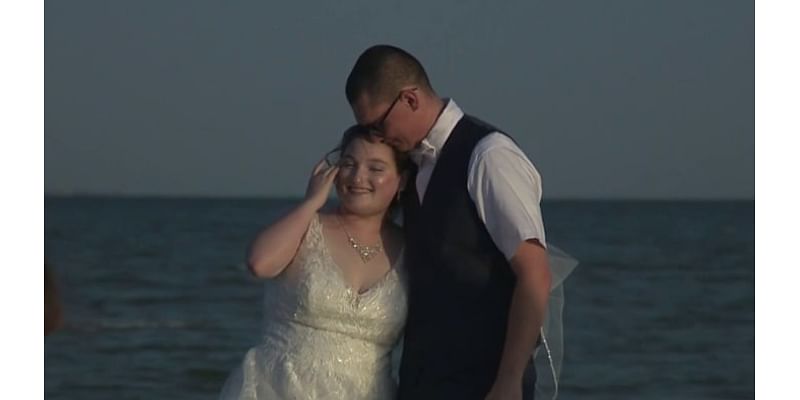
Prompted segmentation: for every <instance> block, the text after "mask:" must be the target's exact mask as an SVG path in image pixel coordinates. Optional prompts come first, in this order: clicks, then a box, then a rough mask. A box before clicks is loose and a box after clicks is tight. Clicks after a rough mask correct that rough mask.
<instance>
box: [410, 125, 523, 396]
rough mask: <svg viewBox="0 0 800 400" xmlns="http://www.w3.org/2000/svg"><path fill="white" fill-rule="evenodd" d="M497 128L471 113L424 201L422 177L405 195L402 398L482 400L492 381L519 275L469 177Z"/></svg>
mask: <svg viewBox="0 0 800 400" xmlns="http://www.w3.org/2000/svg"><path fill="white" fill-rule="evenodd" d="M495 131H497V129H496V128H493V127H491V126H489V125H487V124H486V123H484V122H482V121H480V120H478V119H476V118H474V117H471V116H467V115H465V116H464V117H463V118H462V119H461V120H460V121H459V122H458V123H457V124H456V126H455V128H454V129H453V131H452V132H451V134H450V136H449V137H448V139H447V142H446V143H445V145H444V146H443V148H442V149H441V153H440V155H439V157H438V160H437V162H436V167H435V168H434V170H433V174H432V175H431V178H430V182H429V184H428V187H427V189H426V192H425V197H424V202H423V204H422V205H421V206H420V204H419V199H418V195H417V190H416V183H415V182H416V176H415V175H416V174H412V175H414V176H412V177H410V179H409V181H408V185H407V186H406V191H405V193H404V194H403V195H404V197H403V199H402V203H403V221H404V222H403V223H404V231H405V240H406V247H405V251H406V253H405V266H406V268H407V270H408V277H409V296H408V297H409V309H408V320H407V323H406V328H405V341H404V343H403V357H402V362H401V367H400V390H399V394H400V399H402V400H406V399H408V400H410V399H428V398H443V399H444V398H455V397H453V396H458V398H460V399H469V398H473V397H474V398H480V399H482V398H483V396H485V394H486V392H487V391H488V390H489V388H490V387H491V384H492V383H493V382H494V378H495V376H496V373H497V368H498V365H499V362H500V357H501V355H502V350H503V344H504V343H505V335H506V325H507V323H508V320H507V318H508V310H509V306H510V303H511V295H512V292H513V289H514V285H515V282H516V278H515V276H514V274H513V272H512V271H511V268H510V266H509V263H508V262H507V261H506V259H505V256H504V255H503V253H502V252H501V251H500V250H499V249H498V248H497V246H496V245H495V244H494V242H493V241H492V239H491V237H490V236H489V232H488V231H487V230H486V227H485V226H484V224H483V222H482V221H481V220H480V218H479V217H478V213H477V209H476V208H475V204H474V203H473V201H472V199H471V198H470V196H469V192H468V191H467V179H468V168H469V160H470V157H471V155H472V151H473V149H474V148H475V146H476V145H477V143H478V142H479V141H480V140H481V139H483V138H484V137H485V136H486V135H488V134H490V133H492V132H495ZM442 396H444V397H442Z"/></svg>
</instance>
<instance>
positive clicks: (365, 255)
mask: <svg viewBox="0 0 800 400" xmlns="http://www.w3.org/2000/svg"><path fill="white" fill-rule="evenodd" d="M336 220H337V221H339V226H341V227H342V230H343V231H344V234H345V236H347V241H348V242H350V247H352V248H353V250H355V251H356V253H358V256H359V257H361V261H363V262H364V263H365V264H366V263H367V262H368V261H369V260H371V259H372V258H373V257H375V256H376V255H378V254H379V253H380V252H381V251H383V246H382V245H381V244H380V243H378V244H376V245H374V246H366V245H360V244H358V242H356V240H355V239H353V237H352V236H350V232H348V231H347V228H345V227H344V223H342V220H341V218H339V215H336Z"/></svg>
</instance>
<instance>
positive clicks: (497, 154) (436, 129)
mask: <svg viewBox="0 0 800 400" xmlns="http://www.w3.org/2000/svg"><path fill="white" fill-rule="evenodd" d="M463 116H464V112H463V111H461V108H459V107H458V105H457V104H456V103H455V101H453V100H451V99H447V105H446V106H445V108H444V111H442V113H441V115H440V116H439V118H438V119H437V120H436V123H435V124H434V125H433V128H431V131H430V132H429V133H428V136H427V137H426V138H425V139H423V140H422V142H421V143H420V144H419V146H417V148H415V149H414V150H412V152H411V158H412V159H413V160H414V162H415V163H416V164H417V166H418V167H419V168H418V171H417V180H416V185H417V193H419V198H420V202H423V201H424V197H425V190H426V189H427V187H428V182H429V181H430V179H431V174H432V173H433V169H434V167H436V160H437V159H438V157H439V154H440V153H441V150H442V147H444V144H445V142H447V138H448V137H449V136H450V133H451V132H452V131H453V128H455V126H456V124H457V123H458V121H459V120H461V118H462V117H463ZM468 171H469V177H468V179H467V190H468V192H469V195H470V197H471V198H472V201H473V202H474V203H475V207H476V208H477V210H478V216H479V217H480V219H481V221H483V223H484V225H485V226H486V229H487V230H488V231H489V235H490V236H491V237H492V240H493V241H494V243H495V245H496V246H497V248H498V249H500V251H501V252H502V253H503V254H504V255H505V257H506V259H507V260H510V259H511V258H512V257H513V256H514V253H515V252H516V251H517V248H518V247H519V245H520V243H522V242H523V241H525V240H528V239H536V240H538V241H539V242H540V243H541V244H542V246H545V247H546V246H547V243H546V242H545V234H544V223H543V222H542V212H541V209H540V207H539V203H540V202H541V200H542V184H541V177H540V175H539V172H538V171H536V168H535V167H534V166H533V164H532V163H531V162H530V160H528V157H527V156H525V153H524V152H523V151H522V149H520V148H519V146H517V145H516V144H515V143H514V141H512V140H511V139H510V138H509V137H508V136H506V135H503V134H502V133H500V132H493V133H490V134H489V135H487V136H486V137H484V138H483V139H481V141H480V142H478V144H477V145H476V146H475V149H474V150H473V151H472V156H471V157H470V160H469V169H468Z"/></svg>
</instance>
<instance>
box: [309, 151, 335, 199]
mask: <svg viewBox="0 0 800 400" xmlns="http://www.w3.org/2000/svg"><path fill="white" fill-rule="evenodd" d="M338 172H339V166H338V165H331V164H328V162H327V161H326V160H325V159H324V158H323V159H322V160H320V161H319V162H318V163H317V165H316V166H315V167H314V171H313V172H312V173H311V179H309V181H308V187H307V188H306V198H305V201H306V202H307V203H309V204H311V205H313V207H314V209H315V210H319V209H320V208H322V206H324V205H325V201H327V200H328V195H329V194H330V192H331V188H332V187H333V181H334V179H336V174H337V173H338Z"/></svg>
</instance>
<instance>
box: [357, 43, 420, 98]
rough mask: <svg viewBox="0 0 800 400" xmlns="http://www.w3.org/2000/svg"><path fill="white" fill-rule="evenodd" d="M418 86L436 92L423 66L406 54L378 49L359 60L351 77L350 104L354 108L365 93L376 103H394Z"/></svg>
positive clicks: (375, 48)
mask: <svg viewBox="0 0 800 400" xmlns="http://www.w3.org/2000/svg"><path fill="white" fill-rule="evenodd" d="M408 85H415V86H418V87H420V88H421V89H423V90H427V91H432V89H431V84H430V81H429V80H428V74H426V73H425V68H423V67H422V64H420V62H419V61H418V60H417V59H416V58H414V56H412V55H411V54H409V53H408V52H406V51H405V50H403V49H401V48H398V47H394V46H389V45H376V46H372V47H370V48H368V49H366V50H364V52H363V53H361V55H360V56H359V57H358V60H356V64H355V65H354V66H353V69H352V70H351V71H350V75H349V76H348V77H347V84H346V86H345V93H346V94H347V101H348V102H349V103H350V104H354V103H355V102H356V100H358V98H359V97H360V96H361V95H363V94H364V93H366V94H368V95H369V97H370V99H372V101H392V98H394V97H395V96H397V94H398V93H399V92H400V90H401V89H403V87H405V86H408Z"/></svg>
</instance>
